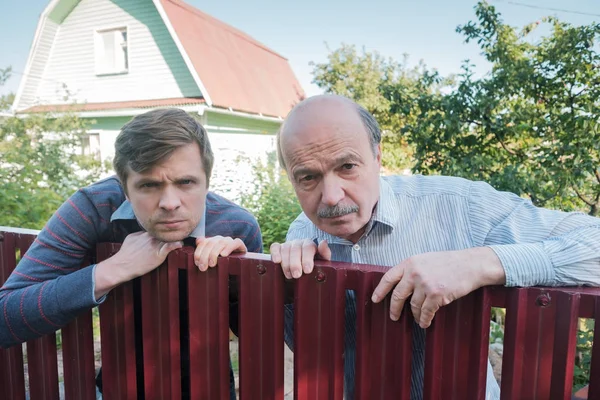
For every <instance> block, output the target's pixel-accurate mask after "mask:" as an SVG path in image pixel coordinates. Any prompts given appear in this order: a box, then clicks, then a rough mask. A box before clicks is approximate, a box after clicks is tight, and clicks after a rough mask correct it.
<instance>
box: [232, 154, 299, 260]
mask: <svg viewBox="0 0 600 400" xmlns="http://www.w3.org/2000/svg"><path fill="white" fill-rule="evenodd" d="M275 158H276V157H275V153H274V152H270V153H269V154H268V156H267V160H266V162H263V161H261V160H260V159H258V160H256V161H255V162H254V165H253V175H254V182H253V185H252V187H251V188H250V189H249V190H248V191H247V192H246V193H243V194H242V197H241V205H242V206H243V207H245V208H247V209H248V211H250V212H251V213H252V214H254V216H255V217H256V219H257V221H258V224H259V225H260V229H261V233H262V237H263V245H264V250H265V251H266V252H268V251H269V247H270V246H271V244H273V243H283V242H285V236H286V234H287V231H288V228H289V226H290V224H291V223H292V222H293V221H294V219H296V217H297V216H298V215H299V214H300V213H301V212H302V209H301V208H300V204H299V203H298V200H297V198H296V194H295V193H294V189H293V187H292V184H291V183H290V181H289V180H288V178H287V176H286V175H285V173H284V172H283V171H281V170H280V169H278V168H277V167H276V161H275ZM246 161H248V160H246Z"/></svg>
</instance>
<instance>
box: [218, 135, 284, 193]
mask: <svg viewBox="0 0 600 400" xmlns="http://www.w3.org/2000/svg"><path fill="white" fill-rule="evenodd" d="M208 135H209V137H210V144H211V146H212V149H213V152H214V154H215V164H214V167H213V173H212V177H211V184H210V185H211V190H213V191H215V192H217V193H219V194H220V195H222V196H225V197H226V198H228V199H230V200H238V198H239V195H240V194H241V193H242V192H243V191H246V190H248V189H250V188H251V187H252V184H253V182H254V175H253V173H252V166H253V164H254V163H255V162H256V161H257V160H258V159H262V160H263V162H264V161H266V156H267V153H268V152H270V151H275V149H276V147H275V146H276V143H275V136H274V135H252V134H235V133H234V134H232V133H215V132H211V131H210V129H209V130H208Z"/></svg>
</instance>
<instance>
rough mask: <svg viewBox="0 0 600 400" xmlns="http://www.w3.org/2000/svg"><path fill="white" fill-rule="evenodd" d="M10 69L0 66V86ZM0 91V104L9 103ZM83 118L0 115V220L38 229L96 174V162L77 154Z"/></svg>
mask: <svg viewBox="0 0 600 400" xmlns="http://www.w3.org/2000/svg"><path fill="white" fill-rule="evenodd" d="M9 77H10V68H8V69H4V70H0V85H2V84H4V83H5V82H6V80H7V79H8V78H9ZM12 98H13V96H12V95H7V96H3V97H2V99H1V100H0V101H1V104H2V106H1V107H0V109H6V108H8V107H7V106H9V105H10V102H11V99H12ZM85 134H86V122H85V121H84V120H82V119H79V118H77V117H76V116H74V115H62V116H51V115H46V114H40V115H32V116H27V117H17V116H13V117H7V118H5V119H0V165H1V168H0V225H4V226H14V227H21V228H33V229H40V228H42V227H43V225H44V223H45V222H46V221H47V220H48V218H50V216H51V215H52V213H53V212H54V211H55V210H56V209H57V208H58V207H59V206H60V205H61V203H62V202H63V201H64V200H65V199H67V197H68V196H69V195H71V194H72V193H73V192H74V191H76V190H77V189H78V188H80V187H81V186H84V185H86V184H89V183H91V182H93V181H94V180H95V179H97V178H98V177H99V175H100V173H101V171H102V165H101V163H100V162H99V161H96V160H94V159H93V158H91V157H89V156H83V155H81V150H80V149H81V139H82V137H83V136H84V135H85Z"/></svg>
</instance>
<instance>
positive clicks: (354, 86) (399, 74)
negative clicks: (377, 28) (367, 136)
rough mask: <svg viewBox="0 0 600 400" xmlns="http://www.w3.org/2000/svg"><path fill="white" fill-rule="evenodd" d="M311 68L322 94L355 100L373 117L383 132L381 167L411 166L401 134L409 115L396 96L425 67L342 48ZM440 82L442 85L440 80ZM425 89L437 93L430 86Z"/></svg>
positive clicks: (417, 78)
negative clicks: (403, 110)
mask: <svg viewBox="0 0 600 400" xmlns="http://www.w3.org/2000/svg"><path fill="white" fill-rule="evenodd" d="M312 66H313V75H314V79H313V83H315V84H316V85H318V86H319V87H320V88H321V89H323V90H324V92H325V93H334V94H339V95H342V96H346V97H348V98H351V99H353V100H355V101H356V102H357V103H359V104H360V105H362V106H363V107H365V108H366V109H367V110H368V111H369V112H370V113H371V114H373V115H374V116H375V118H376V119H377V121H378V122H379V125H380V127H381V130H382V134H383V137H382V145H383V148H384V152H383V165H384V167H386V168H388V169H390V170H398V169H402V168H408V167H410V156H411V153H412V149H411V148H410V146H409V145H408V143H407V141H406V138H405V137H404V136H403V135H402V134H401V133H402V129H403V127H404V126H406V124H407V123H409V122H411V119H412V115H411V114H409V113H405V112H402V111H400V110H398V107H399V104H398V99H397V98H396V96H397V95H398V92H400V91H402V90H406V91H412V90H415V89H416V87H417V85H418V84H419V82H420V78H421V77H422V76H423V75H427V74H428V72H427V68H426V66H425V64H423V63H419V64H418V65H417V66H415V67H412V68H410V67H409V66H408V56H406V55H405V56H404V58H403V60H402V62H396V61H394V60H392V59H385V58H384V57H382V56H381V55H380V54H379V53H378V52H376V51H373V52H369V51H366V50H365V49H363V50H362V51H361V52H359V51H358V50H357V49H356V47H355V46H351V45H345V44H344V45H342V46H341V47H340V48H339V49H336V50H334V51H331V52H330V53H329V55H328V60H327V62H326V63H319V64H315V63H312ZM441 83H444V82H443V80H442V82H441ZM428 90H436V87H435V85H431V86H430V87H429V88H428Z"/></svg>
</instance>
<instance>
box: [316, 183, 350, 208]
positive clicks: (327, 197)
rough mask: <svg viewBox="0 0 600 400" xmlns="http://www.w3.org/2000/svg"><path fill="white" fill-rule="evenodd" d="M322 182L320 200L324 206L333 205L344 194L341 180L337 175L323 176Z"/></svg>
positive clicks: (341, 198)
mask: <svg viewBox="0 0 600 400" xmlns="http://www.w3.org/2000/svg"><path fill="white" fill-rule="evenodd" d="M322 184H323V188H322V194H321V202H322V203H323V204H325V205H326V206H335V205H336V204H338V203H339V202H340V201H342V200H343V199H344V197H345V196H346V193H345V191H344V188H343V186H342V182H340V180H339V179H338V178H337V177H333V176H332V177H325V179H323V183H322Z"/></svg>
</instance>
